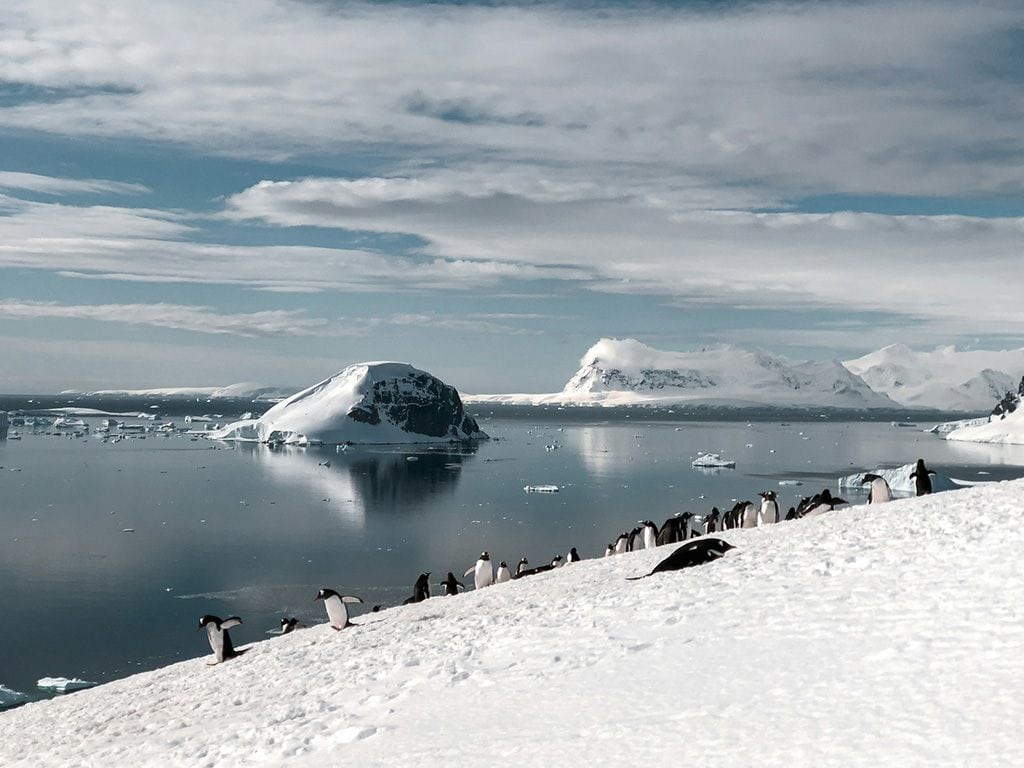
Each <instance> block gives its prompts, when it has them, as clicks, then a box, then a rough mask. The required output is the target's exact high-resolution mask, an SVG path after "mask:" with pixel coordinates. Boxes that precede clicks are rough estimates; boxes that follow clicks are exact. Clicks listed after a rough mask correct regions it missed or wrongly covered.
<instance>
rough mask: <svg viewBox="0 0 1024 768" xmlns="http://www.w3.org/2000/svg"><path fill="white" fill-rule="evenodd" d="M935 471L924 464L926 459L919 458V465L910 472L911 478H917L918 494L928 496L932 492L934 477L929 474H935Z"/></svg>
mask: <svg viewBox="0 0 1024 768" xmlns="http://www.w3.org/2000/svg"><path fill="white" fill-rule="evenodd" d="M934 474H935V471H934V470H932V469H928V467H926V466H925V465H924V459H918V460H917V466H916V467H914V471H913V472H911V473H910V477H911V479H915V480H916V482H915V485H916V487H917V495H918V496H926V495H927V494H929V493H931V492H932V479H931V478H930V477H928V475H934Z"/></svg>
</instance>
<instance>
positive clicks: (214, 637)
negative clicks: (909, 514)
mask: <svg viewBox="0 0 1024 768" xmlns="http://www.w3.org/2000/svg"><path fill="white" fill-rule="evenodd" d="M934 474H935V472H934V471H933V470H930V469H928V468H927V467H926V466H925V463H924V459H918V460H917V465H916V466H915V467H914V471H913V472H911V474H910V478H909V479H911V480H914V481H915V489H916V495H917V496H924V495H926V494H929V493H931V492H932V484H931V478H930V476H931V475H934ZM860 484H861V485H868V486H870V488H869V491H868V504H869V505H871V504H883V503H885V502H888V501H891V500H892V498H893V496H892V490H891V489H890V487H889V484H888V483H887V482H886V481H885V478H883V477H881V476H879V475H876V474H872V473H868V474H865V475H864V476H863V477H862V478H861V481H860ZM758 495H759V496H760V497H761V500H760V503H759V504H755V503H753V502H751V501H738V502H736V503H735V504H734V505H733V506H732V508H731V509H729V510H727V511H725V512H722V511H721V510H719V509H718V507H712V508H711V511H710V512H709V513H708V514H706V515H704V516H703V517H698V516H697V515H695V514H694V513H693V512H683V513H680V514H677V515H673V516H672V517H670V518H668V520H666V521H665V522H664V523H663V524H662V525H661V527H660V528H659V527H658V525H657V524H655V523H654V522H653V521H652V520H645V521H643V522H642V523H641V524H640V525H638V526H636V527H634V528H633V529H632V530H630V531H623V532H622V533H620V534H619V535H618V537H616V539H615V541H614V542H613V543H611V544H609V545H608V546H607V547H606V548H605V552H604V556H605V557H610V556H612V555H618V554H622V553H624V552H632V551H636V550H640V549H653V548H654V547H661V546H664V545H666V544H677V543H683V546H681V547H678V548H677V549H676V550H675V551H673V552H672V554H670V555H669V556H668V557H666V558H665V559H664V560H662V561H661V562H660V563H658V564H657V565H656V566H655V567H654V569H653V570H651V572H650V573H646V574H643V575H641V576H633V577H630V578H629V579H628V580H629V581H635V580H638V579H644V578H647V577H648V576H653V575H654V574H656V573H664V572H666V571H676V570H680V569H682V568H691V567H693V566H697V565H703V564H704V563H709V562H712V561H713V560H717V559H718V558H720V557H724V556H725V553H726V552H728V551H729V550H731V549H735V547H734V546H733V545H732V544H729V543H727V542H725V541H722V540H721V539H718V538H710V537H709V538H704V539H701V540H699V541H689V540H690V539H693V538H696V537H698V536H704V535H705V534H710V533H717V532H719V531H724V530H729V529H732V528H756V527H760V526H764V525H771V524H775V523H779V522H783V521H786V520H797V519H799V518H803V517H816V516H819V515H823V514H825V513H826V512H831V511H832V510H833V509H835V508H836V507H837V506H840V505H843V504H847V503H848V502H847V501H845V500H844V499H840V498H836V497H834V496H833V495H832V493H831V491H829V489H828V488H825V489H824V490H822V491H821V493H817V494H815V495H814V496H806V497H804V498H803V499H801V501H800V503H799V504H797V505H796V506H795V507H790V508H789V510H788V511H787V512H786V514H785V515H783V514H782V511H781V509H780V507H779V502H778V499H777V498H776V494H775V491H762V492H761V493H759V494H758ZM580 559H581V558H580V555H579V553H578V552H577V551H576V547H573V548H572V549H570V550H569V553H568V554H567V555H566V556H565V557H564V558H563V557H562V555H560V554H559V555H555V556H554V557H553V558H552V559H551V562H550V563H548V564H546V565H540V566H536V567H533V568H530V567H529V565H530V563H529V561H528V560H527V559H526V558H525V557H523V558H520V560H519V563H518V564H517V565H516V570H515V573H513V572H512V570H511V569H510V568H509V567H508V563H507V562H506V561H504V560H502V561H501V562H500V563H499V564H498V570H497V573H495V570H494V566H493V563H492V562H491V556H490V553H489V552H487V551H486V550H485V551H484V552H481V553H480V557H478V558H477V560H476V562H475V563H474V564H473V565H472V566H470V567H469V568H468V569H466V571H465V573H464V574H463V578H464V579H468V578H469V577H470V575H472V577H473V586H474V587H475V588H476V589H483V588H484V587H489V586H491V585H492V584H503V583H505V582H507V581H513V580H515V579H522V578H525V577H527V576H533V575H535V574H538V573H544V572H545V571H551V570H554V569H555V568H560V567H562V566H563V565H564V564H566V563H576V562H579V561H580ZM439 586H441V587H443V589H444V594H445V595H446V596H453V595H458V594H459V589H460V588H461V589H462V590H465V589H466V585H465V584H463V583H462V582H461V581H459V580H458V579H457V578H456V577H455V574H454V573H452V572H451V571H448V576H447V578H445V579H444V580H443V581H441V582H439ZM429 597H430V572H429V571H428V572H426V573H421V574H420V575H419V577H418V578H417V579H416V583H415V584H414V585H413V594H412V596H411V597H408V598H406V599H405V600H404V601H403V602H402V605H409V604H411V603H420V602H423V601H424V600H427V599H428V598H429ZM313 599H314V601H321V600H322V601H323V603H324V608H325V609H326V611H327V619H328V623H329V624H330V625H331V628H332V629H334V630H335V631H338V632H340V631H341V630H343V629H345V628H347V627H350V626H353V622H351V621H349V616H348V605H350V604H352V603H362V602H363V600H362V598H359V597H355V596H353V595H342V594H339V593H338V592H336V591H334V590H333V589H330V588H327V587H324V588H322V589H321V590H320V591H319V592H318V593H317V595H316V597H315V598H313ZM379 609H380V606H379V605H378V606H374V608H373V610H374V612H376V611H377V610H379ZM241 623H242V620H241V619H240V618H239V617H238V616H231V617H229V618H227V619H221V618H219V617H217V616H213V615H211V614H206V615H205V616H203V617H202V618H200V619H199V627H198V629H205V630H206V635H207V639H208V640H209V643H210V648H211V650H212V651H213V656H214V659H215V660H214V661H213V662H210V664H211V665H212V664H220V663H222V662H224V661H227V660H228V659H232V658H235V657H236V656H241V655H242V654H243V653H245V649H242V650H237V649H236V648H235V647H234V645H233V644H232V642H231V636H230V635H229V634H228V630H229V629H230V628H232V627H236V626H238V625H240V624H241ZM304 626H305V625H304V624H302V623H301V622H299V620H298V619H295V618H283V619H281V626H280V628H279V629H271V630H268V631H267V634H276V635H286V634H288V633H290V632H294V631H295V630H296V629H300V628H303V627H304Z"/></svg>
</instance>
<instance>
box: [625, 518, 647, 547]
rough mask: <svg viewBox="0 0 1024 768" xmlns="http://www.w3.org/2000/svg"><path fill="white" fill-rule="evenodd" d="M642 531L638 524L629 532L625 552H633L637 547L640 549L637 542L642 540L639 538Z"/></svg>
mask: <svg viewBox="0 0 1024 768" xmlns="http://www.w3.org/2000/svg"><path fill="white" fill-rule="evenodd" d="M643 532H644V529H643V528H641V527H640V526H639V525H638V526H637V527H636V528H634V529H633V530H632V531H630V532H629V540H628V541H627V542H626V551H627V552H634V551H636V550H637V549H640V547H638V546H637V542H641V543H642V542H643V539H642V538H640V536H641V534H642V533H643Z"/></svg>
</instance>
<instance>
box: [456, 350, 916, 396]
mask: <svg viewBox="0 0 1024 768" xmlns="http://www.w3.org/2000/svg"><path fill="white" fill-rule="evenodd" d="M466 400H467V402H473V403H481V404H483V403H508V404H513V403H528V404H532V405H548V404H573V405H605V406H619V405H639V404H644V405H658V404H665V405H668V404H673V403H677V404H694V405H697V404H700V405H716V406H724V407H753V406H778V407H829V408H852V409H866V408H896V407H898V406H897V404H896V403H894V402H893V401H892V400H890V399H889V398H888V397H886V396H885V395H881V394H878V393H876V392H873V391H872V390H871V388H870V387H869V386H868V385H867V384H865V383H864V382H863V381H861V380H860V379H859V378H858V377H857V376H855V375H854V374H852V373H850V372H849V371H848V370H847V369H846V368H844V367H843V366H842V365H841V364H840V363H838V362H836V361H826V362H793V361H790V360H787V359H786V358H784V357H779V356H777V355H770V354H768V353H766V352H759V351H757V352H751V351H748V350H745V349H740V348H739V347H734V346H729V345H723V346H717V347H710V348H705V349H702V350H700V351H696V352H670V351H664V350H659V349H655V348H654V347H649V346H647V345H646V344H643V343H641V342H639V341H637V340H636V339H601V340H599V341H598V342H597V343H596V344H594V345H593V346H592V347H591V348H590V349H588V350H587V352H586V354H584V355H583V357H582V358H581V359H580V369H579V370H578V371H577V372H576V373H575V375H573V377H572V378H571V379H570V380H569V381H568V382H567V383H566V385H565V387H564V388H563V389H562V391H561V392H559V393H556V394H545V395H473V396H467V398H466Z"/></svg>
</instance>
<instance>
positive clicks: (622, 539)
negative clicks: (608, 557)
mask: <svg viewBox="0 0 1024 768" xmlns="http://www.w3.org/2000/svg"><path fill="white" fill-rule="evenodd" d="M628 544H629V534H628V533H626V532H625V531H623V532H622V533H620V534H619V538H617V539H616V540H615V554H616V555H621V554H622V553H623V552H625V551H626V547H627V546H628Z"/></svg>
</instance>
